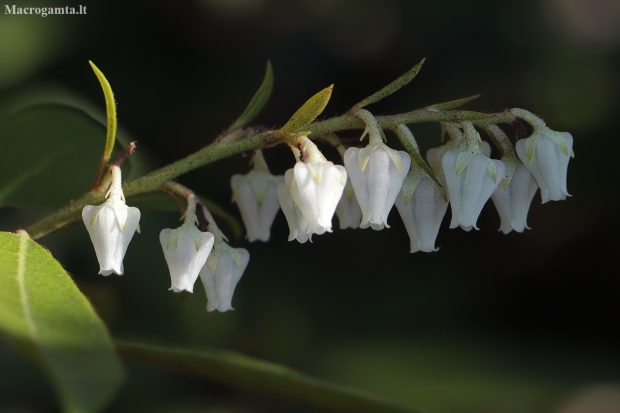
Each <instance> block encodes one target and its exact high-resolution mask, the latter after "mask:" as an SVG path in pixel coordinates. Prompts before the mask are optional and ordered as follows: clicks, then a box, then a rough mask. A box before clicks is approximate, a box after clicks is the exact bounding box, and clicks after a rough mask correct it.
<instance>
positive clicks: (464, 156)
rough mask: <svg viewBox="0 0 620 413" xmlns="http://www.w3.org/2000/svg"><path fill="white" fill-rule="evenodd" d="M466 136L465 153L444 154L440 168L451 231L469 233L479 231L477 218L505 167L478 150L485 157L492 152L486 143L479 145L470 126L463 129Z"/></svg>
mask: <svg viewBox="0 0 620 413" xmlns="http://www.w3.org/2000/svg"><path fill="white" fill-rule="evenodd" d="M463 123H464V124H466V123H467V122H463ZM470 125H471V124H470ZM467 135H469V136H468V137H467V140H468V142H467V146H466V148H465V150H463V151H448V152H446V153H445V154H444V155H443V158H442V162H441V164H442V167H443V172H444V176H445V180H446V186H447V189H448V199H449V200H450V205H451V210H452V220H451V222H450V228H456V227H458V226H459V225H460V226H461V228H463V229H464V230H465V231H471V229H472V228H476V229H478V227H476V222H477V221H478V216H479V215H480V212H481V211H482V207H484V204H485V203H486V202H487V201H488V200H489V198H490V197H491V195H492V194H493V192H494V191H495V189H496V188H497V185H498V184H499V183H500V182H501V179H498V177H502V176H504V168H505V166H504V163H503V162H502V161H499V160H497V159H490V158H489V157H488V155H485V154H483V153H482V151H481V150H480V148H481V147H483V145H484V149H485V151H486V152H487V154H490V150H491V148H490V147H489V145H488V144H487V143H486V142H484V144H482V141H481V140H480V135H479V134H478V132H476V131H475V129H474V128H473V125H471V127H470V128H469V127H468V128H467V129H466V136H467Z"/></svg>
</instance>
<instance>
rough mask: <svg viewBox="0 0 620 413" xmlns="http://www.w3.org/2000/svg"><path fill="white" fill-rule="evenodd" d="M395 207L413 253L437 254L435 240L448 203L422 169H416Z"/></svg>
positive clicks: (404, 184)
mask: <svg viewBox="0 0 620 413" xmlns="http://www.w3.org/2000/svg"><path fill="white" fill-rule="evenodd" d="M395 205H396V208H397V209H398V212H399V214H400V216H401V218H402V220H403V223H404V224H405V228H406V229H407V234H408V235H409V240H410V248H411V250H410V252H417V251H424V252H433V251H435V240H436V239H437V234H438V233H439V227H440V226H441V221H442V220H443V217H444V215H446V211H447V209H448V201H446V200H445V199H444V198H443V197H442V195H441V193H440V192H439V191H438V190H437V187H436V186H435V183H434V182H433V180H432V179H431V177H430V176H428V174H427V173H426V172H425V171H424V170H423V169H422V168H416V169H415V170H414V171H412V172H411V173H410V174H409V176H408V177H407V178H406V179H405V182H404V183H403V191H400V192H399V194H398V197H397V198H396V203H395Z"/></svg>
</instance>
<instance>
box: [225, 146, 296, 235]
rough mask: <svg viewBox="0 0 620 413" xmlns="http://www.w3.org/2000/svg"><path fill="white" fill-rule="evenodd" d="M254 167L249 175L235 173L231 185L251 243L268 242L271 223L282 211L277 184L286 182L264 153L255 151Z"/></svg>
mask: <svg viewBox="0 0 620 413" xmlns="http://www.w3.org/2000/svg"><path fill="white" fill-rule="evenodd" d="M253 163H254V169H252V170H251V171H250V172H249V173H248V174H246V175H238V174H237V175H233V176H232V178H231V180H230V185H231V187H232V190H233V202H236V203H237V206H238V207H239V211H240V212H241V218H242V219H243V224H244V225H245V229H246V231H247V235H246V236H247V238H248V240H249V241H250V242H253V241H256V240H260V241H264V242H267V241H269V237H270V236H271V225H272V224H273V221H274V219H275V217H276V215H277V213H278V211H279V210H280V205H279V204H278V185H279V184H281V183H282V182H284V177H283V176H282V175H279V176H274V175H272V174H271V173H270V172H269V168H268V167H267V164H266V163H265V158H263V155H262V152H261V151H260V150H258V151H256V154H255V155H254V159H253Z"/></svg>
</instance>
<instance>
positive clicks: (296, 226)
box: [278, 184, 313, 244]
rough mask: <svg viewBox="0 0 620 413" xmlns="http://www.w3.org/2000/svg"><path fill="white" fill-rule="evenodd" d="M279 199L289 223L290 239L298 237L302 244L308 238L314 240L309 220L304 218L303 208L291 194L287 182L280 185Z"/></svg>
mask: <svg viewBox="0 0 620 413" xmlns="http://www.w3.org/2000/svg"><path fill="white" fill-rule="evenodd" d="M278 201H279V202H280V206H281V207H282V212H284V216H285V217H286V222H287V223H288V229H289V236H288V240H289V241H292V240H294V239H296V240H297V241H299V243H300V244H304V243H306V242H307V241H308V240H310V242H312V234H313V233H312V231H310V229H309V227H308V221H307V220H306V218H304V215H303V214H302V213H301V210H300V209H299V207H298V206H297V205H295V202H294V201H293V197H292V196H291V191H290V190H289V189H288V186H287V185H286V184H280V185H278Z"/></svg>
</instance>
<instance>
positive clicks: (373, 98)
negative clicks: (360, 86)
mask: <svg viewBox="0 0 620 413" xmlns="http://www.w3.org/2000/svg"><path fill="white" fill-rule="evenodd" d="M425 60H426V59H422V60H421V61H420V63H418V64H417V65H415V66H413V67H412V68H411V69H409V70H407V71H406V72H405V73H403V74H402V75H401V76H399V77H398V78H397V79H396V80H394V81H393V82H391V83H390V84H389V85H387V86H385V87H383V88H382V89H381V90H379V91H377V92H375V93H373V94H372V95H370V96H368V97H367V98H366V99H364V100H362V101H361V102H359V103H356V104H355V105H353V107H352V108H351V110H350V112H351V113H353V112H355V111H356V110H358V109H361V108H363V107H365V106H368V105H370V104H372V103H375V102H378V101H380V100H381V99H383V98H385V97H387V96H390V95H391V94H392V93H394V92H396V91H397V90H399V89H400V88H402V87H403V86H405V85H406V84H408V83H409V82H411V81H412V80H413V78H414V77H416V75H417V74H418V72H419V71H420V69H421V68H422V65H423V64H424V61H425Z"/></svg>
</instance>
